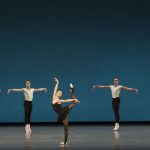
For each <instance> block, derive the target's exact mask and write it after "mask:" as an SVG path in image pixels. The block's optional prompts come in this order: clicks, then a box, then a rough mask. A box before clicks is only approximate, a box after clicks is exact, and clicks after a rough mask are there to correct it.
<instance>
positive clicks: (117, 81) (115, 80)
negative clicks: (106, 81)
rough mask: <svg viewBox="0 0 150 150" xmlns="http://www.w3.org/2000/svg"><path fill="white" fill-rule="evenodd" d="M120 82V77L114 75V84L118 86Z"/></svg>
mask: <svg viewBox="0 0 150 150" xmlns="http://www.w3.org/2000/svg"><path fill="white" fill-rule="evenodd" d="M118 84H119V78H118V77H114V85H115V86H117V85H118Z"/></svg>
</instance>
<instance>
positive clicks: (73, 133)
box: [0, 125, 150, 150]
mask: <svg viewBox="0 0 150 150" xmlns="http://www.w3.org/2000/svg"><path fill="white" fill-rule="evenodd" d="M112 129H113V126H112V125H71V126H70V127H69V139H68V146H67V147H61V146H59V142H61V141H63V126H62V125H58V126H56V125H49V126H35V125H34V126H32V133H31V134H30V135H29V134H25V132H24V127H23V126H1V127H0V150H1V149H2V150H5V149H11V150H12V149H19V150H39V149H40V150H45V149H46V150H55V149H59V150H65V149H66V150H79V149H82V150H88V149H90V150H94V149H96V150H126V149H127V150H128V149H132V150H137V149H140V150H150V125H122V126H121V128H120V130H119V131H118V132H114V131H112Z"/></svg>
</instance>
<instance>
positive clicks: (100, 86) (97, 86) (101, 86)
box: [93, 85, 110, 89]
mask: <svg viewBox="0 0 150 150" xmlns="http://www.w3.org/2000/svg"><path fill="white" fill-rule="evenodd" d="M95 88H110V86H109V85H106V86H105V85H94V86H93V89H95Z"/></svg>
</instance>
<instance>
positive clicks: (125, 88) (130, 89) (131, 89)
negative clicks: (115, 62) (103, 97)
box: [121, 86, 138, 93]
mask: <svg viewBox="0 0 150 150" xmlns="http://www.w3.org/2000/svg"><path fill="white" fill-rule="evenodd" d="M121 89H123V90H128V91H135V92H136V93H138V89H134V88H128V87H126V86H122V87H121Z"/></svg>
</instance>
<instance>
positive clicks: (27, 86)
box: [26, 80, 31, 88]
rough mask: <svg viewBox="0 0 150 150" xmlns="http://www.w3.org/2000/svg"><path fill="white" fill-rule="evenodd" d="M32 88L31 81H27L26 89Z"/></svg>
mask: <svg viewBox="0 0 150 150" xmlns="http://www.w3.org/2000/svg"><path fill="white" fill-rule="evenodd" d="M30 86H31V82H30V80H26V88H30Z"/></svg>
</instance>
